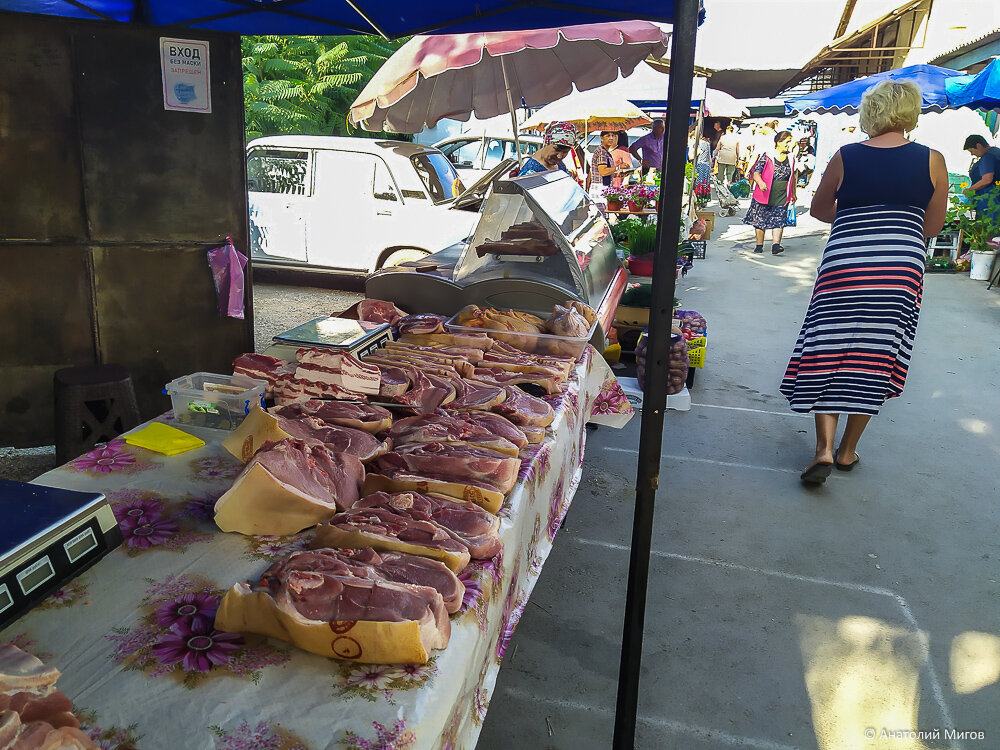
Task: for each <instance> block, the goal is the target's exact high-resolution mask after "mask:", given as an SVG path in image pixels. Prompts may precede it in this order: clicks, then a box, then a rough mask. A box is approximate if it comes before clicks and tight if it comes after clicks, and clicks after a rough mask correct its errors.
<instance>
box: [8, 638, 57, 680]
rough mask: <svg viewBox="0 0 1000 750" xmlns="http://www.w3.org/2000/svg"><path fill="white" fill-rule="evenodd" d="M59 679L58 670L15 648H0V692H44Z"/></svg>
mask: <svg viewBox="0 0 1000 750" xmlns="http://www.w3.org/2000/svg"><path fill="white" fill-rule="evenodd" d="M57 679H59V670H58V669H56V668H55V667H47V666H45V664H44V663H43V662H42V661H41V659H38V658H37V657H34V656H32V655H31V654H29V653H27V652H25V651H22V650H21V649H19V648H18V647H17V646H14V645H11V644H7V645H5V646H0V692H11V691H16V690H44V689H45V688H49V687H52V686H53V685H55V684H56V680H57Z"/></svg>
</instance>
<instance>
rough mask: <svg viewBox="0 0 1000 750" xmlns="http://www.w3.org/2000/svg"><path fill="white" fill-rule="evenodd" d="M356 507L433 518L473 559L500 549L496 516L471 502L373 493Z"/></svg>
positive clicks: (485, 557) (417, 517)
mask: <svg viewBox="0 0 1000 750" xmlns="http://www.w3.org/2000/svg"><path fill="white" fill-rule="evenodd" d="M357 508H388V509H391V510H393V511H394V512H396V513H399V514H402V515H406V516H408V517H409V518H412V519H414V520H429V521H433V522H435V523H437V524H438V525H440V526H442V527H444V528H445V530H446V531H447V532H448V533H449V534H451V536H452V537H453V538H454V539H456V540H458V541H459V542H461V543H462V544H464V545H465V546H466V547H468V548H469V555H470V556H471V557H472V558H473V559H475V560H489V559H490V558H492V557H493V556H494V555H496V553H497V552H499V551H500V547H501V542H500V519H499V518H497V517H496V516H494V515H493V514H492V513H490V512H489V511H487V510H483V509H482V508H480V507H479V506H478V505H476V504H475V503H469V502H463V501H459V500H449V499H445V498H441V497H433V496H431V495H423V494H421V493H419V492H394V493H387V492H375V493H373V494H371V495H366V496H365V497H363V498H361V499H360V500H358V502H356V503H355V504H354V509H357Z"/></svg>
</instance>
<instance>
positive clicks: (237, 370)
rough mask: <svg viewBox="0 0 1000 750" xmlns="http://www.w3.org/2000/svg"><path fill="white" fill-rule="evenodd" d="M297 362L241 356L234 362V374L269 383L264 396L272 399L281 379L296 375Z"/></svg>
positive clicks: (265, 357) (249, 355)
mask: <svg viewBox="0 0 1000 750" xmlns="http://www.w3.org/2000/svg"><path fill="white" fill-rule="evenodd" d="M295 368H296V364H295V362H286V361H285V360H283V359H278V358H277V357H269V356H267V355H266V354H241V355H240V356H238V357H237V358H236V359H234V360H233V374H234V375H245V376H246V377H248V378H256V379H258V380H265V381H267V387H266V388H265V389H264V395H265V396H266V397H268V398H270V397H271V396H272V395H273V394H274V386H275V384H276V383H277V382H278V380H279V379H281V378H282V377H285V376H289V377H290V376H292V375H294V374H295Z"/></svg>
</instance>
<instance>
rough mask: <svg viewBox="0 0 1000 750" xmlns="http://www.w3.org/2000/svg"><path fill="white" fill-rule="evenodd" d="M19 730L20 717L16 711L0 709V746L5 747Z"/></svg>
mask: <svg viewBox="0 0 1000 750" xmlns="http://www.w3.org/2000/svg"><path fill="white" fill-rule="evenodd" d="M20 731H21V717H20V716H18V714H17V711H7V710H5V709H0V747H2V748H7V747H9V746H10V744H11V742H12V741H13V740H14V738H15V737H17V733H18V732H20Z"/></svg>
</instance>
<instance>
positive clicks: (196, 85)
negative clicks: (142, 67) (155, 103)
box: [160, 37, 212, 113]
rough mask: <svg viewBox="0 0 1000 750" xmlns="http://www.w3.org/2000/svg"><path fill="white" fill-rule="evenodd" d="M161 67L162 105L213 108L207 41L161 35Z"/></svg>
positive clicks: (196, 109)
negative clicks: (170, 37) (169, 37)
mask: <svg viewBox="0 0 1000 750" xmlns="http://www.w3.org/2000/svg"><path fill="white" fill-rule="evenodd" d="M160 70H161V72H162V74H163V108H164V109H176V110H180V111H182V112H205V113H210V112H211V111H212V86H211V83H210V81H211V76H210V75H209V66H208V42H195V41H191V40H190V39H168V38H166V37H160Z"/></svg>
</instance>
